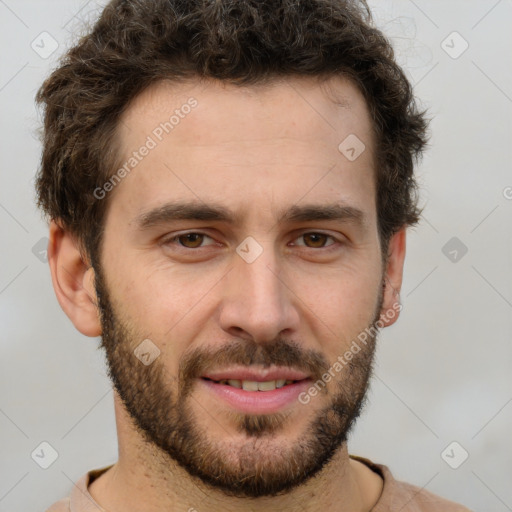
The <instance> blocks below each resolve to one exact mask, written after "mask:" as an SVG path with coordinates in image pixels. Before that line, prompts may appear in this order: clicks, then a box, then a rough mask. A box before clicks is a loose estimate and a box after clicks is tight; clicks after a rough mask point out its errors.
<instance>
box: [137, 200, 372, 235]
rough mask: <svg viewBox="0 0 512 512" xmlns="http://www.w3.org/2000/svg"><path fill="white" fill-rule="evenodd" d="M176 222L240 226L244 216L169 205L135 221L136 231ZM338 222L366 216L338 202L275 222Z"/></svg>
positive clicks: (288, 213) (214, 207)
mask: <svg viewBox="0 0 512 512" xmlns="http://www.w3.org/2000/svg"><path fill="white" fill-rule="evenodd" d="M176 220H194V221H218V222H226V223H231V224H236V223H240V222H241V221H242V220H243V217H242V216H241V215H240V214H238V213H237V214H235V213H233V212H232V211H231V210H229V209H228V208H226V207H224V206H222V205H218V204H205V203H198V202H172V203H166V204H164V205H162V206H158V207H156V208H153V209H151V210H148V211H145V212H142V213H141V214H139V215H138V216H137V217H136V218H135V221H134V222H135V225H136V228H137V229H139V230H145V229H149V228H152V227H155V226H159V225H162V224H167V223H170V222H173V221H176ZM319 220H327V221H329V220H331V221H332V220H337V221H344V222H350V223H354V224H358V225H362V224H364V223H365V221H366V216H365V214H364V213H363V211H362V210H360V209H359V208H355V207H353V206H349V205H344V204H340V203H328V204H323V203H320V204H306V205H303V206H298V205H293V206H291V207H290V208H289V209H287V210H284V211H281V213H280V214H279V215H278V218H277V222H278V223H283V222H288V223H293V222H309V221H319Z"/></svg>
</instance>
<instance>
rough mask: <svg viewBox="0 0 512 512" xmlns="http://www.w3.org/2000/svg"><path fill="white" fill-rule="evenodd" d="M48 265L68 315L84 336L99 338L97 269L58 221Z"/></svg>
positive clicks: (52, 227)
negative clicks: (95, 271)
mask: <svg viewBox="0 0 512 512" xmlns="http://www.w3.org/2000/svg"><path fill="white" fill-rule="evenodd" d="M48 263H49V264H50V272H51V275H52V282H53V289H54V290H55V294H56V296H57V300H58V301H59V304H60V307H61V308H62V309H63V311H64V313H66V315H67V316H68V317H69V319H70V320H71V321H72V322H73V325H74V326H75V327H76V328H77V329H78V330H79V331H80V332H81V333H82V334H85V335H86V336H99V335H100V334H101V323H100V316H99V310H98V308H97V297H96V290H95V288H94V269H93V268H92V267H91V266H89V265H87V264H86V263H85V262H84V261H83V259H82V256H81V254H80V250H79V249H78V247H77V244H76V242H75V239H74V238H73V237H72V236H71V235H70V233H69V232H68V231H66V230H64V229H63V228H62V227H61V226H60V225H59V224H57V222H55V221H51V222H50V241H49V243H48Z"/></svg>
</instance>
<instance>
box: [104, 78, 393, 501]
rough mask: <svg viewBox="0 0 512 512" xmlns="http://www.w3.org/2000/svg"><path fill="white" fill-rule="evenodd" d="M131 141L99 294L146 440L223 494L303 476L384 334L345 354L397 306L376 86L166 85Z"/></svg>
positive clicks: (285, 485)
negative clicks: (391, 290)
mask: <svg viewBox="0 0 512 512" xmlns="http://www.w3.org/2000/svg"><path fill="white" fill-rule="evenodd" d="M328 86H329V87H328ZM330 86H332V87H330ZM329 91H330V92H329ZM333 91H336V97H337V98H338V99H341V100H342V101H341V102H340V103H338V104H335V103H334V102H333V98H332V92H333ZM184 105H189V107H190V108H188V107H184ZM173 112H174V113H175V114H176V115H175V119H171V121H170V123H171V124H172V128H170V127H169V126H171V125H170V124H167V125H166V124H165V122H168V123H169V119H170V118H171V116H172V115H173ZM177 119H178V121H177ZM161 123H164V124H161ZM166 129H167V130H166ZM350 134H353V135H355V136H357V138H358V139H359V140H360V141H361V142H362V143H363V144H364V145H365V149H364V151H362V153H361V154H360V155H359V156H358V157H357V158H355V159H354V158H353V156H354V154H353V152H350V150H349V152H348V153H347V151H345V153H344V152H342V151H340V150H339V149H338V146H339V145H340V143H341V142H342V141H344V140H345V139H346V138H347V137H348V136H349V135H350ZM150 139H151V140H150ZM349 140H352V142H353V140H354V139H349ZM119 141H120V148H121V149H120V152H121V155H122V160H123V163H124V162H129V159H130V158H132V157H133V158H135V159H136V163H135V160H133V161H132V162H131V163H132V164H134V165H133V166H132V168H131V170H130V172H129V173H126V174H127V175H126V176H125V177H123V179H122V180H121V181H120V182H119V183H115V187H114V189H113V190H112V191H109V192H108V193H109V194H111V195H110V196H109V197H108V201H109V207H108V210H107V215H106V219H105V232H104V238H103V246H102V250H101V254H100V263H101V265H96V269H95V271H96V292H97V295H98V300H99V307H100V312H101V325H102V340H103V341H102V343H103V346H104V348H105V349H106V353H107V358H108V364H109V372H110V376H111V378H112V380H113V382H114V384H115V387H116V390H117V392H118V394H119V396H120V397H121V399H122V401H123V404H124V407H125V408H126V410H127V412H128V414H129V415H130V417H131V420H132V421H133V424H134V425H135V428H136V429H137V432H138V435H140V436H141V438H144V439H145V440H146V441H147V442H149V443H151V444H152V445H154V446H155V447H157V448H158V450H159V451H160V452H161V453H162V455H163V456H164V457H169V458H170V459H173V460H174V461H177V462H178V463H179V464H180V465H181V466H182V467H183V468H185V469H186V470H187V471H188V472H189V473H190V474H191V475H194V476H198V477H200V478H201V479H202V480H203V481H204V482H205V483H208V484H210V485H212V486H215V487H217V488H219V489H222V490H223V491H224V492H225V493H227V494H232V495H237V496H251V497H256V496H264V495H274V494H276V493H279V492H282V491H284V490H288V489H291V488H293V487H294V486H297V485H299V484H301V483H303V482H304V481H306V480H307V479H309V478H311V477H312V476H313V475H315V474H317V473H318V471H319V470H321V469H322V468H323V467H324V466H325V465H326V464H327V463H328V462H329V461H330V460H331V459H332V458H333V457H334V456H335V454H336V452H337V450H338V449H339V448H340V446H341V443H343V442H344V441H345V440H346V436H347V433H348V431H349V429H350V427H351V426H352V424H353V422H354V420H355V418H356V417H357V416H358V414H359V412H360V409H361V404H362V402H363V399H364V395H365V392H366V388H367V384H368V379H369V376H370V373H371V364H372V358H373V352H374V345H375V343H374V342H375V338H374V337H372V336H370V337H368V341H367V343H366V344H364V345H361V346H360V348H361V350H359V351H358V352H357V353H354V354H353V357H352V358H351V360H350V361H349V362H347V364H344V365H343V368H342V369H341V370H338V371H334V372H333V370H332V368H333V364H334V363H335V362H336V361H340V360H341V359H340V356H341V357H343V354H344V353H345V352H346V351H347V350H348V349H349V347H350V346H351V344H352V343H353V341H354V340H356V339H357V337H358V335H359V334H360V333H361V332H363V331H364V330H365V329H366V328H367V327H369V326H370V325H372V324H373V323H374V322H375V321H376V320H377V319H378V318H379V314H380V313H382V311H383V308H384V307H386V304H385V303H383V300H384V299H383V294H382V290H383V284H384V272H383V265H382V259H381V247H380V243H379V237H378V232H377V217H376V207H375V184H374V172H375V171H374V161H373V154H372V153H373V148H374V141H373V138H372V133H371V121H370V117H369V114H368V110H367V107H366V105H365V102H364V99H363V97H362V96H361V94H360V93H359V92H358V90H357V89H356V87H354V86H353V85H352V84H351V83H349V82H347V81H342V80H340V79H338V80H336V81H332V83H330V84H324V85H323V86H320V85H319V83H318V82H316V81H314V80H305V79H300V80H299V79H293V80H292V79H290V80H289V81H282V82H275V83H274V84H272V85H271V86H265V87H263V86H254V87H250V88H239V87H235V86H229V85H220V84H218V83H214V82H204V83H199V82H194V83H190V84H186V85H185V84H181V85H176V84H174V85H171V84H168V83H160V84H158V85H155V86H153V87H151V88H150V89H148V90H146V91H145V92H144V93H143V94H142V95H140V96H139V97H138V98H136V100H135V101H134V102H133V103H132V104H131V105H130V107H129V108H128V109H127V111H126V112H125V114H124V116H123V118H122V122H121V123H120V125H119ZM358 144H359V143H358ZM352 145H353V144H352ZM142 146H145V147H147V148H149V149H148V151H145V150H141V149H140V148H141V147H142ZM361 147H362V146H357V148H356V152H359V150H358V148H361ZM134 151H136V152H137V155H136V156H134ZM142 153H144V154H142ZM347 154H348V156H350V158H348V157H347V156H346V155H347ZM129 165H130V163H129ZM121 174H124V173H121ZM102 200H106V199H102ZM141 343H142V344H141ZM141 354H142V355H141ZM137 355H138V356H139V357H137ZM329 369H331V378H325V374H326V372H328V371H329ZM323 375H324V377H322V376H323ZM318 381H321V382H322V383H323V384H322V385H321V386H318V385H317V389H320V391H319V392H318V393H317V394H316V396H314V397H312V398H311V399H310V400H308V401H307V403H305V402H306V400H304V399H302V400H300V399H299V398H300V397H304V396H305V393H307V392H308V390H309V389H310V388H311V386H312V385H314V383H316V382H318ZM170 459H169V460H170Z"/></svg>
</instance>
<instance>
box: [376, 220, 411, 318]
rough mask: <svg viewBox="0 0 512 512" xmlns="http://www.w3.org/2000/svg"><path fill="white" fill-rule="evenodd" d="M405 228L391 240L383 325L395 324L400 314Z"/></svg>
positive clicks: (385, 279) (385, 285)
mask: <svg viewBox="0 0 512 512" xmlns="http://www.w3.org/2000/svg"><path fill="white" fill-rule="evenodd" d="M405 230H406V228H405V227H404V228H402V229H400V231H398V232H397V233H395V234H394V235H393V236H392V237H391V238H390V240H389V245H388V260H387V263H386V268H385V271H384V295H383V302H382V309H381V312H380V323H381V325H382V326H383V327H388V326H389V325H393V324H394V323H395V322H396V321H397V319H398V316H399V315H400V311H401V310H402V305H401V304H400V289H401V288H402V277H403V269H404V259H405Z"/></svg>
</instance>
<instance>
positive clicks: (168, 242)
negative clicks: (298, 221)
mask: <svg viewBox="0 0 512 512" xmlns="http://www.w3.org/2000/svg"><path fill="white" fill-rule="evenodd" d="M186 235H201V236H204V237H207V238H210V239H211V240H213V238H212V237H211V236H209V235H207V234H206V233H202V232H201V231H188V232H185V233H180V234H178V235H174V236H172V237H170V238H167V239H165V240H163V242H162V245H174V244H177V245H178V246H179V247H180V249H183V250H190V251H195V250H198V249H203V248H204V247H208V246H199V247H185V246H184V245H181V244H179V243H178V239H179V238H181V237H184V236H186ZM306 235H322V236H325V237H326V238H327V239H331V240H332V241H333V243H331V244H328V245H324V246H323V247H307V246H306V245H301V246H299V247H303V248H305V249H316V250H320V249H324V250H329V248H331V247H333V246H336V245H339V244H341V243H342V242H341V241H340V240H338V239H336V238H335V237H334V236H332V235H328V234H327V233H322V232H321V231H306V232H304V233H302V234H300V235H299V236H297V237H296V238H295V239H294V240H297V239H298V238H301V237H304V236H306ZM210 245H214V244H210Z"/></svg>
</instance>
